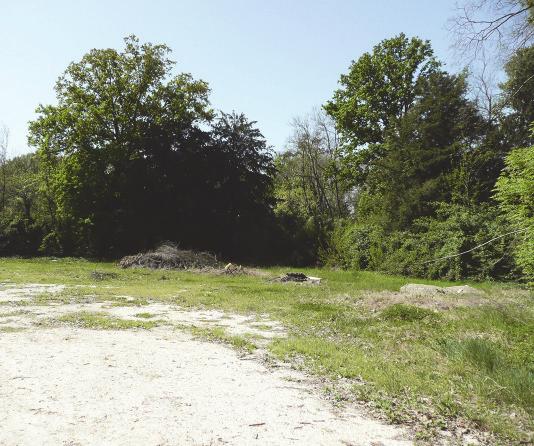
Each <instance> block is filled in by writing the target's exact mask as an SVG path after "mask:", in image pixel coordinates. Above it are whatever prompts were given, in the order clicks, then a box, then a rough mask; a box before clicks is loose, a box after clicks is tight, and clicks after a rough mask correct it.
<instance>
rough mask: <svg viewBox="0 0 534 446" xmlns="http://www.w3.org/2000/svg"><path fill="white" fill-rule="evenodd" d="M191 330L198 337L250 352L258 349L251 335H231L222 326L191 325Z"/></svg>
mask: <svg viewBox="0 0 534 446" xmlns="http://www.w3.org/2000/svg"><path fill="white" fill-rule="evenodd" d="M189 330H190V331H191V333H192V334H193V335H194V336H196V337H198V338H201V339H205V340H207V341H211V342H222V343H224V344H229V345H231V346H232V347H234V348H236V349H238V350H243V351H246V352H249V353H250V352H253V351H254V350H255V349H256V345H255V344H254V343H253V342H251V341H250V339H251V338H250V337H246V336H238V335H229V334H228V333H226V330H225V329H224V328H222V327H214V328H199V327H190V328H189Z"/></svg>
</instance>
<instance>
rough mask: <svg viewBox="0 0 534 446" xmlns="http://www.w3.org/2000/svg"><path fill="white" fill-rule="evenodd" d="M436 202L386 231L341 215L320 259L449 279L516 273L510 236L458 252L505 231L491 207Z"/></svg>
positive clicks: (484, 277)
mask: <svg viewBox="0 0 534 446" xmlns="http://www.w3.org/2000/svg"><path fill="white" fill-rule="evenodd" d="M436 206H437V210H436V213H437V217H436V218H421V219H418V220H416V221H415V222H414V226H413V229H412V230H410V231H394V232H390V233H386V232H385V231H383V230H381V229H380V227H379V226H376V225H375V226H373V225H368V224H367V225H366V224H362V223H358V222H352V223H351V222H350V221H346V222H345V223H344V224H342V225H339V226H338V227H337V228H336V229H335V230H334V231H333V233H332V238H331V244H330V249H329V250H328V252H327V253H326V256H325V261H326V262H327V263H330V264H336V265H339V266H341V267H345V268H355V269H373V270H378V271H384V272H389V273H393V274H405V275H411V276H419V277H427V278H446V279H450V280H459V279H464V278H472V279H479V280H482V279H489V278H498V279H511V278H514V277H517V275H518V271H517V268H516V266H515V262H514V260H513V256H512V252H513V249H514V247H515V243H516V242H515V239H514V238H513V237H508V238H501V239H498V240H495V241H493V242H492V243H488V244H486V245H484V246H482V247H480V248H478V249H476V250H474V251H472V252H469V253H466V254H463V255H458V254H460V253H462V252H464V251H468V250H470V249H472V248H474V247H475V246H477V245H480V244H483V243H485V242H486V241H488V240H490V239H492V238H494V237H498V236H500V235H502V234H504V233H505V232H507V231H508V229H507V228H509V224H508V223H507V221H506V220H505V219H504V217H502V216H501V215H500V214H499V212H498V211H497V210H496V209H495V207H492V206H489V205H482V206H478V207H471V208H468V207H463V206H459V205H447V204H444V203H440V204H438V205H436Z"/></svg>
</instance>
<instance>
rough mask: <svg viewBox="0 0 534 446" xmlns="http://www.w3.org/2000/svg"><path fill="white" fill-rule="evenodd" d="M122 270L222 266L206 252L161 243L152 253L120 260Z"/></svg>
mask: <svg viewBox="0 0 534 446" xmlns="http://www.w3.org/2000/svg"><path fill="white" fill-rule="evenodd" d="M119 265H120V266H121V267H122V268H136V267H137V268H151V269H184V270H191V269H201V270H202V269H220V268H221V267H222V266H223V265H222V264H221V263H220V262H219V261H218V260H217V258H216V257H215V256H214V255H213V254H210V253H208V252H195V251H188V250H184V249H178V247H177V246H176V245H175V244H173V243H169V242H166V243H163V244H161V245H160V246H159V247H158V248H156V249H155V250H154V251H148V252H145V253H141V254H136V255H133V256H126V257H123V258H122V259H121V261H120V262H119Z"/></svg>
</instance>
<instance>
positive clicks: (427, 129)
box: [366, 72, 484, 229]
mask: <svg viewBox="0 0 534 446" xmlns="http://www.w3.org/2000/svg"><path fill="white" fill-rule="evenodd" d="M483 131H484V122H483V120H482V118H481V117H480V115H479V113H478V111H477V108H476V106H475V104H474V103H473V102H472V101H470V100H469V99H468V98H467V84H466V81H465V75H449V74H447V73H444V72H436V73H433V74H431V75H430V76H429V77H428V78H426V79H425V80H424V81H423V82H421V84H420V86H419V90H418V92H417V96H416V98H415V100H414V104H413V106H412V107H411V108H410V110H409V111H408V113H407V114H406V115H405V116H404V117H403V118H402V119H401V120H400V121H399V123H398V125H397V127H396V129H395V131H394V132H391V133H388V134H387V136H386V141H385V143H384V155H383V156H382V158H381V159H379V160H376V161H375V162H374V163H373V164H372V165H371V168H370V174H369V177H368V180H367V182H366V191H367V192H368V193H370V194H371V195H372V196H374V197H375V199H374V203H375V204H374V206H375V211H376V210H378V209H380V211H379V214H380V215H381V222H382V225H383V226H385V227H388V228H390V229H406V228H409V227H410V225H411V223H412V222H413V221H414V220H415V219H416V218H419V217H422V216H429V215H432V214H433V210H434V207H435V206H434V203H435V202H442V201H447V202H448V201H451V200H453V198H457V199H458V198H460V197H462V198H463V197H464V196H469V195H471V194H474V191H472V190H471V189H472V188H474V187H476V179H472V178H470V177H469V178H463V182H459V181H457V180H458V178H459V175H458V171H459V170H460V169H461V168H462V162H463V160H464V158H465V157H467V156H469V155H470V154H471V153H473V152H474V151H475V150H476V148H477V147H478V144H479V143H480V139H481V136H482V134H483ZM471 183H475V184H471Z"/></svg>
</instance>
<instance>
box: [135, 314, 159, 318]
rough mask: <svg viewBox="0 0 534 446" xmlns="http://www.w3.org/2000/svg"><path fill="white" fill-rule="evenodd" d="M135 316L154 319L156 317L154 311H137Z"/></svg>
mask: <svg viewBox="0 0 534 446" xmlns="http://www.w3.org/2000/svg"><path fill="white" fill-rule="evenodd" d="M134 316H135V317H139V318H141V319H152V318H153V317H156V315H155V314H153V313H137V314H134Z"/></svg>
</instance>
